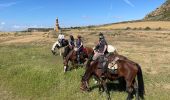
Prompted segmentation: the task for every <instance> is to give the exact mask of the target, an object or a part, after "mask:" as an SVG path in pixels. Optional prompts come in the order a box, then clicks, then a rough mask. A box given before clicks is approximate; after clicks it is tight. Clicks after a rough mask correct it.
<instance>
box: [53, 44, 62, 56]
mask: <svg viewBox="0 0 170 100" xmlns="http://www.w3.org/2000/svg"><path fill="white" fill-rule="evenodd" d="M60 46H61V44H60V43H59V42H58V41H56V42H55V43H54V44H53V46H52V48H51V52H52V54H53V55H55V54H56V48H58V49H59V48H60Z"/></svg>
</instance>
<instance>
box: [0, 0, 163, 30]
mask: <svg viewBox="0 0 170 100" xmlns="http://www.w3.org/2000/svg"><path fill="white" fill-rule="evenodd" d="M165 1H166V0H0V31H18V30H23V29H26V28H28V27H54V26H55V19H56V17H58V18H59V23H60V26H61V27H70V26H86V25H100V24H107V23H114V22H120V21H127V20H137V19H142V18H143V17H144V16H145V15H146V14H148V13H149V12H151V11H153V10H155V9H156V8H157V7H159V6H160V5H161V4H162V3H164V2H165Z"/></svg>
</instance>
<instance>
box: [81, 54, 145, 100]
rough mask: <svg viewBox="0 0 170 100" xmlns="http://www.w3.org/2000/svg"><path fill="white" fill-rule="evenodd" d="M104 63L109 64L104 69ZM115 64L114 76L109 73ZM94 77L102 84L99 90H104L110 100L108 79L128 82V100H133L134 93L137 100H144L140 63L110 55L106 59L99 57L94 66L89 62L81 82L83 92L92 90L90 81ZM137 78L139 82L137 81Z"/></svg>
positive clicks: (120, 56) (117, 55)
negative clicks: (110, 67)
mask: <svg viewBox="0 0 170 100" xmlns="http://www.w3.org/2000/svg"><path fill="white" fill-rule="evenodd" d="M101 59H102V60H101ZM115 59H117V60H115ZM103 60H105V61H103ZM104 63H107V64H105V65H104V66H105V67H103V64H104ZM113 63H116V64H117V66H118V68H117V71H116V73H114V74H113V73H111V72H110V71H109V70H110V69H108V65H109V64H113ZM101 66H102V67H101ZM103 68H106V70H103ZM92 76H95V77H96V78H97V79H98V81H99V83H100V84H99V86H100V87H99V90H101V88H102V89H103V90H104V91H105V92H106V93H107V99H108V100H110V99H111V98H110V94H109V91H108V89H107V84H106V82H107V81H106V80H107V79H108V80H110V81H113V80H116V79H118V78H123V79H124V80H125V81H126V91H127V93H128V96H127V100H131V99H132V97H133V95H134V93H136V99H137V100H139V99H140V98H141V99H144V93H145V90H144V81H143V75H142V70H141V67H140V65H139V64H138V63H136V62H134V61H131V60H129V59H128V58H126V57H124V56H122V55H119V54H109V55H108V56H106V57H99V58H98V59H97V60H96V61H95V63H94V64H93V65H90V61H88V63H87V65H86V71H85V73H84V75H83V76H82V80H81V86H80V89H81V90H83V91H89V90H90V88H89V80H90V78H91V77H92ZM136 77H137V81H136V80H135V78H136Z"/></svg>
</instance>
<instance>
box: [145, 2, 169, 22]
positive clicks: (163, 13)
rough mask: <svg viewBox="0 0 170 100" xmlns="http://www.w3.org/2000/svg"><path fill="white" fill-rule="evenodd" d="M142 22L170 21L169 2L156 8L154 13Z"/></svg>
mask: <svg viewBox="0 0 170 100" xmlns="http://www.w3.org/2000/svg"><path fill="white" fill-rule="evenodd" d="M144 20H149V21H170V0H167V1H166V2H165V3H164V4H162V5H161V6H160V7H158V8H157V9H156V10H155V11H153V12H151V13H150V14H148V15H146V17H145V18H144Z"/></svg>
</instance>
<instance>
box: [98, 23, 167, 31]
mask: <svg viewBox="0 0 170 100" xmlns="http://www.w3.org/2000/svg"><path fill="white" fill-rule="evenodd" d="M128 27H129V28H131V29H134V30H135V29H145V28H146V27H150V28H151V29H159V28H161V29H163V30H170V21H147V22H127V23H119V24H112V25H106V26H101V27H97V28H96V29H107V30H110V29H126V28H128Z"/></svg>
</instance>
